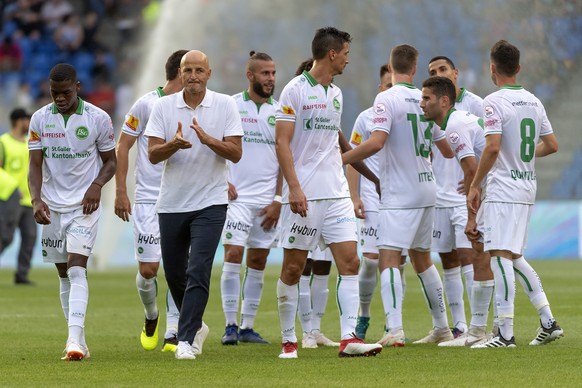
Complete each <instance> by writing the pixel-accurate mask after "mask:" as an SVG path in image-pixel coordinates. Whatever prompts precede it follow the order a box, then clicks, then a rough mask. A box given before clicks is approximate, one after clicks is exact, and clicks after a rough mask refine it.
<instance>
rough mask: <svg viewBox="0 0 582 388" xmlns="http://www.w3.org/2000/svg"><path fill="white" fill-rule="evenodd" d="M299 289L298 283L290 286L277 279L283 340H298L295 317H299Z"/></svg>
mask: <svg viewBox="0 0 582 388" xmlns="http://www.w3.org/2000/svg"><path fill="white" fill-rule="evenodd" d="M298 300H299V290H298V288H297V284H294V285H292V286H288V285H286V284H285V283H283V282H282V281H281V279H279V280H278V281H277V306H278V309H279V322H280V324H281V334H282V337H283V340H282V342H287V341H290V342H297V336H296V335H295V318H296V317H297V303H298Z"/></svg>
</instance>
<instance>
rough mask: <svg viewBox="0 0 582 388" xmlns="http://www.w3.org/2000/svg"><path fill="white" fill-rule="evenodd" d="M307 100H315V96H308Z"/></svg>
mask: <svg viewBox="0 0 582 388" xmlns="http://www.w3.org/2000/svg"><path fill="white" fill-rule="evenodd" d="M307 99H308V100H317V96H309V97H307Z"/></svg>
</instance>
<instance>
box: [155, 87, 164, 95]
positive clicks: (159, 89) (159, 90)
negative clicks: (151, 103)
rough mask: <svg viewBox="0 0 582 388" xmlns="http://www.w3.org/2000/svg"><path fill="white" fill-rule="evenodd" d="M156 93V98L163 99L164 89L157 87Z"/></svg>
mask: <svg viewBox="0 0 582 388" xmlns="http://www.w3.org/2000/svg"><path fill="white" fill-rule="evenodd" d="M156 93H158V97H164V96H165V95H166V93H164V88H162V87H161V86H158V87H157V88H156Z"/></svg>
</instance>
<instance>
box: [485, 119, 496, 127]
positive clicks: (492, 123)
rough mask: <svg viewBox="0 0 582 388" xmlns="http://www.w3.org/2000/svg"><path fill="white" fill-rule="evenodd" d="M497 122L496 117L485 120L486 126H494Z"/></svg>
mask: <svg viewBox="0 0 582 388" xmlns="http://www.w3.org/2000/svg"><path fill="white" fill-rule="evenodd" d="M495 124H497V120H495V119H491V120H487V121H485V126H486V127H492V126H494V125H495Z"/></svg>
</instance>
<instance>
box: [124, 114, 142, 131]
mask: <svg viewBox="0 0 582 388" xmlns="http://www.w3.org/2000/svg"><path fill="white" fill-rule="evenodd" d="M125 125H126V126H127V127H128V128H129V129H131V130H132V131H137V127H138V126H139V119H138V118H137V117H135V116H132V115H129V117H128V118H127V120H126V121H125Z"/></svg>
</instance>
